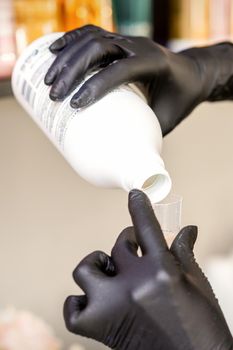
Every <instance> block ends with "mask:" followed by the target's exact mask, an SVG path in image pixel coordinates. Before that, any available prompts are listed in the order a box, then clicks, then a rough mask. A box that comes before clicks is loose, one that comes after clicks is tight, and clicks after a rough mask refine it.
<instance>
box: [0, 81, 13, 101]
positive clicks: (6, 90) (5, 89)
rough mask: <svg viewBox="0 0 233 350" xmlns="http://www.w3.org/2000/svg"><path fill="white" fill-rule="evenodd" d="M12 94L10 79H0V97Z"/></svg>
mask: <svg viewBox="0 0 233 350" xmlns="http://www.w3.org/2000/svg"><path fill="white" fill-rule="evenodd" d="M12 95H13V94H12V90H11V81H10V79H4V80H0V98H1V97H6V96H12Z"/></svg>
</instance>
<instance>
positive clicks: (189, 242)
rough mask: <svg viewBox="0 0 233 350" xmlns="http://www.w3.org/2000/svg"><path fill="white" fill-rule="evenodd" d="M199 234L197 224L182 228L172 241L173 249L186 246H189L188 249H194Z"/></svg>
mask: <svg viewBox="0 0 233 350" xmlns="http://www.w3.org/2000/svg"><path fill="white" fill-rule="evenodd" d="M197 234H198V228H197V226H194V225H189V226H186V227H184V228H182V230H181V231H180V232H179V233H178V235H177V236H176V238H175V240H174V242H173V243H172V246H171V250H177V249H180V248H184V247H185V248H188V250H190V251H193V248H194V244H195V242H196V240H197Z"/></svg>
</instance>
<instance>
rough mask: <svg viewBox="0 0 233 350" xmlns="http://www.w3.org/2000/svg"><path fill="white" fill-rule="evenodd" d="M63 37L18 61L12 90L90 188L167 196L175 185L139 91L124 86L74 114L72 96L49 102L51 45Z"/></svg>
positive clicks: (48, 39) (44, 41) (49, 38)
mask: <svg viewBox="0 0 233 350" xmlns="http://www.w3.org/2000/svg"><path fill="white" fill-rule="evenodd" d="M62 34H63V33H53V34H49V35H46V36H44V37H42V38H39V39H37V40H36V41H34V42H33V43H32V44H31V45H30V46H29V47H27V48H26V50H25V51H24V52H23V54H22V55H21V56H20V58H19V59H18V61H17V63H16V65H15V68H14V71H13V75H12V88H13V92H14V95H15V97H16V98H17V100H18V101H19V103H20V104H21V105H22V106H23V107H24V108H25V109H26V111H27V112H28V113H29V114H30V116H32V118H33V119H34V121H35V122H36V123H37V124H38V125H39V126H40V128H41V129H42V130H43V131H44V132H45V133H46V134H47V136H48V137H49V138H50V140H51V141H52V142H53V143H54V145H55V146H56V147H57V148H58V149H59V150H60V152H62V154H63V155H64V157H65V158H66V160H67V161H68V162H69V163H70V165H71V166H72V167H73V168H74V169H75V170H76V171H77V172H78V173H79V174H80V175H81V176H82V177H83V178H84V179H86V180H87V181H89V182H90V183H92V184H94V185H97V186H102V187H108V188H123V189H125V190H126V191H130V190H131V189H133V188H138V189H143V190H144V191H145V192H146V193H147V195H148V196H149V197H150V199H151V201H152V202H158V201H160V200H162V199H163V198H164V197H166V196H167V194H168V193H169V191H170V189H171V180H170V177H169V175H168V173H167V171H166V170H165V168H164V163H163V160H162V159H161V157H160V152H161V146H162V133H161V128H160V125H159V122H158V120H157V118H156V116H155V114H154V112H153V111H152V110H151V108H150V107H149V106H148V105H147V104H146V100H145V98H144V96H143V95H142V94H141V92H140V91H139V90H138V89H137V88H136V87H135V86H134V85H131V84H130V85H123V86H121V87H119V88H117V89H115V90H114V91H112V92H110V93H109V94H108V95H106V96H105V97H103V98H102V99H101V100H100V101H98V102H96V103H95V104H93V105H92V106H90V107H88V108H86V109H83V110H75V109H73V108H71V106H70V99H71V97H72V95H73V94H74V93H75V92H77V91H78V89H79V88H80V86H78V87H77V88H76V89H75V90H74V91H73V92H72V94H71V95H70V96H68V97H67V98H66V99H65V100H64V101H62V102H53V101H52V100H51V99H50V98H49V90H50V87H48V86H46V85H45V84H44V76H45V74H46V72H47V70H48V68H49V66H50V65H51V64H52V62H53V60H54V59H55V56H54V55H53V54H52V53H51V52H50V51H49V49H48V47H49V45H50V44H51V43H52V42H53V41H54V40H56V39H57V38H58V37H60V36H61V35H62Z"/></svg>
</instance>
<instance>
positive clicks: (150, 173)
mask: <svg viewBox="0 0 233 350" xmlns="http://www.w3.org/2000/svg"><path fill="white" fill-rule="evenodd" d="M122 187H123V188H124V189H125V190H126V191H130V190H132V189H133V188H137V189H141V190H143V191H144V192H145V193H146V194H147V195H148V197H149V198H150V200H151V202H152V203H157V202H160V201H161V200H162V199H164V198H165V197H166V196H167V195H168V193H169V192H170V190H171V179H170V176H169V174H168V172H167V171H166V169H165V167H164V163H163V160H162V158H161V157H160V156H159V155H158V154H153V155H150V154H146V155H145V156H144V157H137V158H135V159H130V161H129V163H128V165H127V166H126V167H125V174H124V181H122Z"/></svg>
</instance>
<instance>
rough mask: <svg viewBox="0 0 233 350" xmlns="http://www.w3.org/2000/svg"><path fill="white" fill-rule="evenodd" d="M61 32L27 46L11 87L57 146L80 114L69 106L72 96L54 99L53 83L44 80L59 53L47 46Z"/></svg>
mask: <svg viewBox="0 0 233 350" xmlns="http://www.w3.org/2000/svg"><path fill="white" fill-rule="evenodd" d="M61 35H62V33H53V34H51V35H47V36H45V37H43V38H40V39H38V40H36V41H35V42H33V43H32V44H31V45H30V46H29V47H27V48H26V50H25V51H24V52H23V54H22V55H21V56H20V58H19V60H18V61H17V63H16V66H15V68H14V71H13V75H12V88H13V91H14V94H15V96H16V98H17V99H18V101H19V102H20V103H21V104H22V105H23V107H24V108H25V109H26V110H27V112H28V113H29V114H30V115H31V116H32V117H33V118H34V119H35V121H36V122H37V124H39V126H40V127H41V128H42V129H43V130H44V131H46V132H47V133H48V136H49V137H50V138H51V139H52V141H54V140H55V141H56V142H55V145H56V146H59V148H61V149H63V142H64V136H65V132H66V129H67V127H68V123H69V120H71V119H72V118H73V117H74V116H75V115H76V114H77V110H75V109H73V108H71V107H70V99H71V96H68V97H67V98H66V99H65V100H64V101H62V102H54V101H52V100H51V99H50V97H49V91H50V87H49V86H47V85H45V83H44V77H45V75H46V73H47V71H48V68H49V67H50V66H51V64H52V63H53V61H54V59H55V57H56V56H55V55H53V54H52V53H51V52H50V51H49V49H48V48H49V46H50V44H52V42H54V41H55V40H56V39H57V38H58V37H60V36H61ZM79 87H80V86H79ZM79 87H78V88H79Z"/></svg>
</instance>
